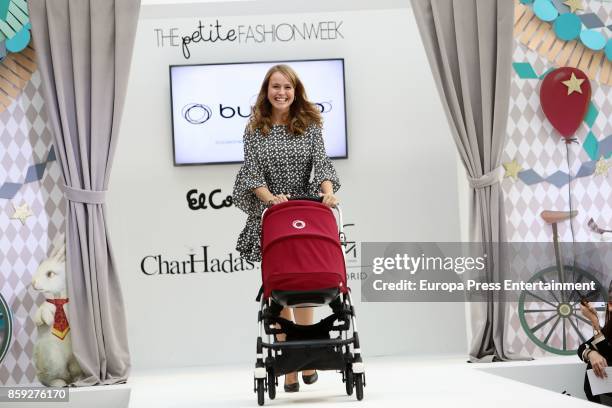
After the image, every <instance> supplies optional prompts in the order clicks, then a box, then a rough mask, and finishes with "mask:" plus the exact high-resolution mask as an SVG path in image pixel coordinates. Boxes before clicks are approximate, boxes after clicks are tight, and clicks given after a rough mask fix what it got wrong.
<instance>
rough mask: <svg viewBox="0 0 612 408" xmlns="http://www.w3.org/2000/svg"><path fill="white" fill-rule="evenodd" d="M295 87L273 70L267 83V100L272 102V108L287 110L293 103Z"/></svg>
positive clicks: (281, 110)
mask: <svg viewBox="0 0 612 408" xmlns="http://www.w3.org/2000/svg"><path fill="white" fill-rule="evenodd" d="M294 96H295V89H293V85H291V82H289V79H287V77H286V76H284V75H283V74H281V73H280V72H278V71H277V72H275V73H273V74H272V75H271V76H270V82H269V83H268V101H270V103H271V104H272V110H277V111H280V112H288V111H289V107H290V106H291V104H292V103H293V99H294Z"/></svg>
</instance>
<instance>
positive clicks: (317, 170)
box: [310, 126, 340, 193]
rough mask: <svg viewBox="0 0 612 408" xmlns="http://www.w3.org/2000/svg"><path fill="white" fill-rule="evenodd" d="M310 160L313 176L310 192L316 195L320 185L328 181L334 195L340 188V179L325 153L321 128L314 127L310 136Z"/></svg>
mask: <svg viewBox="0 0 612 408" xmlns="http://www.w3.org/2000/svg"><path fill="white" fill-rule="evenodd" d="M312 160H313V168H314V175H313V178H312V182H311V186H310V190H311V191H312V192H313V193H317V192H319V191H320V189H321V183H322V182H324V181H325V180H329V181H331V183H332V186H333V189H334V193H335V192H336V191H338V189H339V188H340V179H339V178H338V175H337V174H336V169H334V165H333V164H332V162H331V160H330V159H329V157H327V153H326V152H325V144H324V142H323V131H322V129H321V127H319V126H315V127H314V130H313V134H312Z"/></svg>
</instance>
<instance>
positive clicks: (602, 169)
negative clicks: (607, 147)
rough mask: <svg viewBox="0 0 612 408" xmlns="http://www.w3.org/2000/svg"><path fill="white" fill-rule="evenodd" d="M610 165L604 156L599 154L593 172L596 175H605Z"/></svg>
mask: <svg viewBox="0 0 612 408" xmlns="http://www.w3.org/2000/svg"><path fill="white" fill-rule="evenodd" d="M611 167H612V165H610V164H609V163H608V162H607V161H606V160H605V159H604V158H603V156H601V157H600V158H599V160H597V164H596V165H595V174H596V175H598V176H606V175H607V174H608V170H609V169H610V168H611Z"/></svg>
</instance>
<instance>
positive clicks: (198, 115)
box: [181, 103, 212, 125]
mask: <svg viewBox="0 0 612 408" xmlns="http://www.w3.org/2000/svg"><path fill="white" fill-rule="evenodd" d="M181 114H182V115H183V117H184V118H185V120H186V121H187V122H189V123H191V124H192V125H201V124H203V123H206V121H207V120H208V119H210V117H211V116H212V110H211V109H210V108H209V107H208V106H206V105H202V104H200V103H190V104H187V105H185V106H183V109H182V111H181Z"/></svg>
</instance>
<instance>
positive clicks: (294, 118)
mask: <svg viewBox="0 0 612 408" xmlns="http://www.w3.org/2000/svg"><path fill="white" fill-rule="evenodd" d="M275 72H280V73H281V74H283V75H284V76H285V77H286V78H287V79H288V80H289V82H290V83H291V85H292V86H293V89H294V99H293V103H292V104H291V106H290V107H289V123H288V125H287V130H288V131H289V133H290V134H298V135H303V134H304V132H306V128H308V126H310V125H313V124H314V125H317V126H321V125H322V122H323V120H322V118H321V113H320V112H319V109H318V108H317V106H316V105H315V104H314V103H312V102H310V101H309V100H308V97H307V96H306V90H305V89H304V84H302V81H300V78H299V77H298V76H297V74H296V73H295V71H294V70H293V69H292V68H291V67H290V66H288V65H284V64H281V65H275V66H273V67H272V68H270V69H269V70H268V73H266V76H265V77H264V80H263V83H262V84H261V89H260V90H259V95H258V96H257V101H256V102H255V106H253V113H252V114H251V119H250V121H249V131H250V132H255V130H256V129H259V130H260V131H261V133H263V134H264V135H267V134H268V133H269V132H270V129H271V128H272V104H271V103H270V101H269V100H268V85H269V84H270V77H271V76H272V74H274V73H275Z"/></svg>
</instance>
